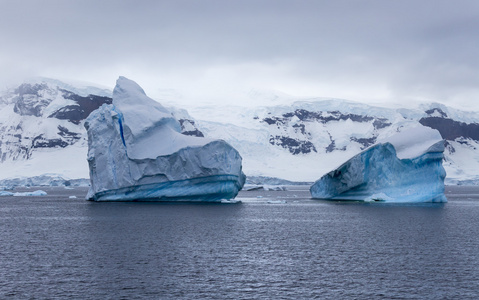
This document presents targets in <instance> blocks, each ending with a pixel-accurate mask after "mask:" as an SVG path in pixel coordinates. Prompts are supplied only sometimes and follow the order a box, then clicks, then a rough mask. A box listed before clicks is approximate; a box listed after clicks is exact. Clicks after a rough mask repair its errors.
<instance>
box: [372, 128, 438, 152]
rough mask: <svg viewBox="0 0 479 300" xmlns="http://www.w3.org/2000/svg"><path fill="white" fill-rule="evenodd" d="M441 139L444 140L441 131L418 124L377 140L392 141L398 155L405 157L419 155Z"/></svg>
mask: <svg viewBox="0 0 479 300" xmlns="http://www.w3.org/2000/svg"><path fill="white" fill-rule="evenodd" d="M440 141H442V137H441V134H440V133H439V131H437V130H435V129H432V128H429V127H425V126H420V127H419V126H418V127H413V128H408V129H406V130H403V131H401V132H399V133H397V134H395V135H393V136H390V137H388V138H383V139H378V141H377V142H378V143H391V144H392V145H393V146H394V148H395V149H396V154H397V157H398V158H400V159H404V158H414V157H418V156H420V155H421V154H424V153H426V152H427V151H428V149H429V148H430V147H431V146H432V145H434V144H436V143H437V142H440Z"/></svg>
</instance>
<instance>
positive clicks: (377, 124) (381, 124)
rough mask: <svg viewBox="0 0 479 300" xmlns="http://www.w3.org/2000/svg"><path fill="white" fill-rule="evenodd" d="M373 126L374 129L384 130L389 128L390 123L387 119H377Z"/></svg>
mask: <svg viewBox="0 0 479 300" xmlns="http://www.w3.org/2000/svg"><path fill="white" fill-rule="evenodd" d="M373 126H374V129H381V128H386V127H388V126H391V123H390V122H388V121H387V119H384V118H378V119H376V120H374V122H373Z"/></svg>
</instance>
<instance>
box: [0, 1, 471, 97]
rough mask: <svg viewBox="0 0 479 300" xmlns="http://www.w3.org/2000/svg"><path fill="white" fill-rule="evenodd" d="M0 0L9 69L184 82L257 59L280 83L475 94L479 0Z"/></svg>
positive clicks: (402, 92) (4, 53)
mask: <svg viewBox="0 0 479 300" xmlns="http://www.w3.org/2000/svg"><path fill="white" fill-rule="evenodd" d="M0 5H1V7H0V34H1V37H2V40H3V41H2V46H1V47H0V55H2V57H4V58H8V60H9V61H10V63H9V64H8V68H9V69H14V68H12V63H11V61H14V62H18V69H22V70H23V73H27V72H37V73H40V74H41V73H42V72H44V71H45V70H50V71H51V70H55V71H54V72H53V71H52V72H53V73H55V72H56V73H58V74H60V73H61V72H64V73H65V76H66V77H70V78H71V77H75V74H80V73H81V74H83V75H82V76H86V75H85V74H88V72H89V70H90V71H91V73H92V74H94V73H102V74H105V75H104V76H113V77H116V76H117V75H118V74H113V72H118V71H122V70H126V71H128V70H135V71H137V72H139V71H144V72H146V73H148V75H149V76H153V77H154V76H158V77H159V78H160V77H161V76H166V75H171V76H174V77H176V78H179V79H181V78H190V79H191V78H200V77H202V74H203V72H205V70H208V69H211V68H214V67H218V68H223V69H224V68H226V69H227V68H231V72H235V69H234V68H236V67H238V66H243V67H242V68H243V70H244V68H245V67H244V66H245V65H246V66H250V67H248V68H251V72H252V74H251V78H248V80H250V81H254V80H255V74H254V73H261V72H258V71H257V70H255V65H262V66H266V67H267V68H269V69H270V70H271V71H270V73H268V74H264V76H269V77H271V78H268V81H267V82H268V83H270V82H274V80H275V78H274V76H275V73H276V75H277V76H278V77H277V81H278V82H279V84H278V85H284V86H286V84H287V82H288V81H291V82H303V83H305V84H311V85H314V83H315V82H321V83H323V84H327V83H328V82H329V83H330V84H331V85H332V86H333V85H334V86H341V85H344V87H345V88H349V89H354V87H355V86H369V89H370V90H374V88H375V86H383V87H384V86H386V87H388V88H389V89H390V92H391V93H392V94H395V95H397V96H398V97H401V96H403V95H409V94H410V93H417V94H418V96H420V97H434V98H435V99H431V100H434V101H438V100H440V99H437V98H438V97H439V98H440V97H441V93H442V91H444V95H445V96H444V101H448V99H449V100H450V101H452V100H451V99H454V94H455V93H457V94H460V93H461V91H463V90H464V91H465V90H467V91H468V93H469V94H470V92H471V91H474V90H475V92H476V93H477V94H479V89H478V88H476V87H475V86H477V83H478V82H477V81H478V78H479V76H478V75H479V74H478V65H477V64H478V63H479V60H478V59H477V57H476V56H477V53H478V51H477V50H478V41H479V39H478V38H477V33H478V32H479V21H478V20H479V15H478V14H479V3H478V2H476V1H468V0H460V1H454V2H452V1H443V0H439V1H432V0H426V1H380V0H376V1H367V0H366V1H345V0H344V1H342V0H339V1H304V0H299V1H298V0H296V1H281V0H279V1H278V0H277V1H250V0H247V1H208V0H207V1H182V0H179V1H131V0H129V1H110V0H107V1H91V0H82V1H79V0H78V1H60V0H56V1H52V0H46V1H3V2H0ZM0 64H2V66H4V68H3V69H5V66H7V64H5V63H2V60H0ZM285 66H286V67H285ZM275 69H277V70H278V71H276V72H275ZM5 72H6V71H4V74H2V75H1V76H0V80H1V79H4V78H6V77H7V76H6V75H5ZM10 72H15V70H10ZM108 72H111V73H112V74H111V75H108V74H109V73H108ZM155 74H156V75H155ZM159 74H162V75H159ZM165 74H166V75H165ZM192 74H195V75H192ZM264 76H263V77H264ZM288 76H289V77H288ZM203 77H206V76H203ZM219 77H221V76H219V75H217V77H215V76H213V75H211V79H209V80H211V81H210V82H209V83H211V84H215V83H217V84H221V81H222V80H226V79H225V78H219ZM82 79H84V78H82ZM237 79H238V78H235V80H237ZM203 80H206V79H204V78H203ZM257 80H258V84H262V83H265V84H266V83H267V82H266V81H264V82H262V81H261V78H259V77H258V78H257ZM178 87H180V86H173V87H171V88H178ZM162 88H170V87H162ZM288 92H289V93H292V94H294V91H291V90H289V91H288ZM321 92H322V91H321V90H318V91H317V93H321ZM318 96H334V95H321V94H318ZM358 98H361V97H359V96H358ZM353 100H354V99H353Z"/></svg>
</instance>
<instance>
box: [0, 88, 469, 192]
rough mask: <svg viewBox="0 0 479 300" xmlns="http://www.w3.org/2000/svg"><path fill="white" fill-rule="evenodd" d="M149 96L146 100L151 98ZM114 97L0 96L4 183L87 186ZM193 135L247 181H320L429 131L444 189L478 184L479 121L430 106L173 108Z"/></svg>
mask: <svg viewBox="0 0 479 300" xmlns="http://www.w3.org/2000/svg"><path fill="white" fill-rule="evenodd" d="M146 92H147V94H148V91H146ZM104 103H111V92H110V91H108V90H105V89H104V88H99V87H92V86H89V85H85V84H82V85H74V84H65V83H62V82H60V81H57V80H50V79H36V80H30V81H28V82H25V83H23V84H21V85H19V86H18V87H15V88H12V89H9V90H7V91H5V92H3V93H1V94H0V162H1V164H0V166H1V168H0V179H2V178H12V177H20V176H24V177H25V176H26V177H33V176H39V175H42V174H45V173H53V174H59V175H62V176H64V177H67V178H71V179H74V178H87V177H88V165H87V163H86V153H87V140H86V131H85V129H84V127H83V122H84V119H85V118H86V117H87V116H88V114H89V113H90V112H91V111H93V110H94V109H96V108H98V107H99V106H101V105H102V104H104ZM168 109H170V111H172V113H173V115H174V116H175V117H176V118H177V119H178V120H179V121H180V123H181V125H182V132H183V133H184V134H188V135H196V136H206V137H211V138H221V139H224V140H226V141H227V142H228V143H230V144H231V145H232V146H233V147H235V148H236V149H237V150H238V151H239V152H240V154H241V155H242V157H243V170H244V172H245V173H246V175H249V176H267V177H279V178H283V179H286V180H291V181H314V180H316V179H318V178H319V177H321V176H322V175H323V174H325V173H327V172H328V171H330V170H332V169H334V168H335V167H337V166H338V165H339V164H341V163H342V162H344V161H346V160H347V159H349V158H350V157H352V156H353V155H355V154H357V153H358V152H360V151H361V150H363V149H365V148H367V147H369V146H370V145H372V144H374V143H375V142H378V141H381V140H382V139H386V138H388V137H389V136H391V135H392V134H394V133H395V132H397V131H402V130H403V129H406V128H411V127H415V126H418V125H420V124H422V125H423V126H429V127H432V128H435V129H437V130H439V132H440V133H441V135H442V136H443V138H444V139H446V151H445V153H444V154H445V160H444V167H445V169H446V172H447V178H446V183H449V184H451V183H452V184H454V183H474V182H479V172H477V170H479V149H478V147H479V115H478V114H477V113H476V112H464V111H460V110H456V109H452V108H450V107H447V106H444V105H441V104H437V103H433V104H427V105H421V106H419V107H417V108H408V109H406V108H404V109H392V108H382V107H376V106H370V105H366V104H361V103H355V102H348V101H344V100H336V99H330V100H324V99H310V100H308V101H298V102H294V103H292V104H291V105H278V106H270V107H259V108H244V107H221V106H214V107H213V106H209V107H191V108H187V110H185V109H180V108H171V107H168Z"/></svg>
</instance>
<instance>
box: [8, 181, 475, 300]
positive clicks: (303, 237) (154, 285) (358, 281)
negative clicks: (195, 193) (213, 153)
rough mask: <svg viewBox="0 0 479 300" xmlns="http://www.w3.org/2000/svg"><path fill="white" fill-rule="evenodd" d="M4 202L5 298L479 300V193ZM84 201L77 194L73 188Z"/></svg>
mask: <svg viewBox="0 0 479 300" xmlns="http://www.w3.org/2000/svg"><path fill="white" fill-rule="evenodd" d="M42 189H43V190H45V191H46V192H47V193H48V195H47V196H43V197H0V299H258V298H259V299H478V298H479V188H478V187H447V194H446V195H447V197H448V200H449V202H448V203H446V204H423V205H388V204H384V203H373V204H364V203H347V204H346V203H339V202H327V201H317V200H311V199H310V196H309V192H308V190H307V189H306V188H305V187H290V190H289V191H283V192H280V191H250V192H241V193H240V195H239V197H238V198H239V199H240V200H242V201H243V203H241V204H185V203H183V204H179V203H94V202H88V201H85V200H83V197H84V195H85V194H86V189H84V188H76V189H74V190H68V189H64V188H42ZM71 195H76V196H77V198H76V199H70V198H69V196H71Z"/></svg>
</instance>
